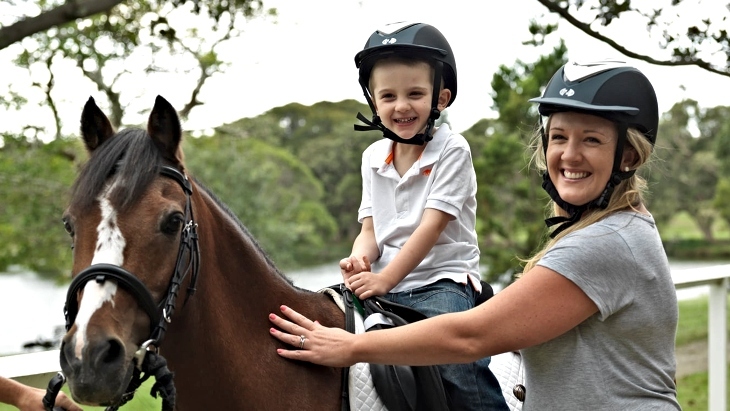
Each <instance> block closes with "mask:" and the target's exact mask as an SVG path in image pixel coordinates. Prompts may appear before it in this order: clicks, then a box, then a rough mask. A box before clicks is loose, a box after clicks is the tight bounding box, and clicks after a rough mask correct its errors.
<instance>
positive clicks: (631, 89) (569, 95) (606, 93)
mask: <svg viewBox="0 0 730 411" xmlns="http://www.w3.org/2000/svg"><path fill="white" fill-rule="evenodd" d="M530 101H531V102H533V103H539V106H538V111H539V112H540V114H541V115H543V116H547V115H550V114H552V113H554V112H557V111H582V112H587V113H588V114H593V115H597V116H600V117H604V118H607V119H609V120H611V121H614V122H616V123H620V124H625V125H627V126H628V127H634V128H636V129H638V130H639V131H641V132H642V133H644V135H645V136H646V138H647V139H648V140H649V142H651V143H652V144H654V143H655V142H656V133H657V128H658V126H659V108H658V104H657V98H656V93H655V92H654V87H652V85H651V83H650V82H649V79H647V78H646V76H645V75H644V74H642V73H641V72H640V71H639V70H637V69H636V68H634V67H631V66H629V65H627V64H626V63H624V62H620V61H616V60H604V61H598V62H591V63H578V62H569V63H568V64H565V65H564V66H563V67H561V68H560V69H559V70H558V71H557V72H556V73H555V75H553V77H552V79H551V80H550V82H549V83H548V85H547V87H546V88H545V92H544V93H543V95H542V97H538V98H533V99H531V100H530Z"/></svg>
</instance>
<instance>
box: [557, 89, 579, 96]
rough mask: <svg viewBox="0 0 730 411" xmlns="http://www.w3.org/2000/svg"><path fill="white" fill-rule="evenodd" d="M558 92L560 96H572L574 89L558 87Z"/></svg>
mask: <svg viewBox="0 0 730 411" xmlns="http://www.w3.org/2000/svg"><path fill="white" fill-rule="evenodd" d="M559 93H560V95H561V96H565V97H573V95H575V90H573V89H572V88H563V89H560V91H559Z"/></svg>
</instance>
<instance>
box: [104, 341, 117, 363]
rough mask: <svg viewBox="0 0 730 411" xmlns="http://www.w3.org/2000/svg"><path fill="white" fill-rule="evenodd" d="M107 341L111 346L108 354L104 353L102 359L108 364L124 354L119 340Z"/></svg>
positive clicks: (107, 351)
mask: <svg viewBox="0 0 730 411" xmlns="http://www.w3.org/2000/svg"><path fill="white" fill-rule="evenodd" d="M107 343H108V344H109V347H107V350H106V355H104V357H103V358H102V361H103V362H105V363H107V364H108V363H113V362H115V361H117V360H118V359H119V357H120V356H121V354H122V344H121V343H120V342H119V341H118V340H109V341H108V342H107Z"/></svg>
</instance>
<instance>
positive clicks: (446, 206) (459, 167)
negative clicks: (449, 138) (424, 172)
mask: <svg viewBox="0 0 730 411" xmlns="http://www.w3.org/2000/svg"><path fill="white" fill-rule="evenodd" d="M475 194H476V173H475V172H474V165H473V164H472V159H471V152H470V151H469V149H468V147H466V148H465V147H462V146H456V147H448V148H446V149H445V150H444V153H443V154H442V156H441V158H440V159H439V162H438V165H437V166H436V167H435V172H434V181H433V185H432V186H431V191H430V192H429V194H428V199H427V200H426V208H433V209H436V210H440V211H443V212H445V213H447V214H450V215H452V216H454V217H455V218H456V217H458V216H459V213H460V212H461V210H462V208H463V206H464V203H465V202H466V201H467V200H468V199H469V198H470V197H472V196H474V195H475Z"/></svg>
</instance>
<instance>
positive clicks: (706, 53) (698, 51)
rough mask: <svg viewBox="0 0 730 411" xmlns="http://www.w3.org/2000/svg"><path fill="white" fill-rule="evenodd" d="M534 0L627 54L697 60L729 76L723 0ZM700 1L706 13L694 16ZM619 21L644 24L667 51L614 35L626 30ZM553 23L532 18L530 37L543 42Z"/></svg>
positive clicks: (668, 62) (668, 61) (729, 13)
mask: <svg viewBox="0 0 730 411" xmlns="http://www.w3.org/2000/svg"><path fill="white" fill-rule="evenodd" d="M537 1H538V2H540V4H542V5H543V6H545V8H547V9H548V10H549V11H550V12H552V13H555V14H556V15H558V16H559V17H561V18H562V19H564V20H565V21H567V22H568V23H570V24H571V25H573V26H574V27H576V28H577V29H579V30H581V31H582V32H584V33H585V34H587V35H588V36H591V37H593V38H595V39H598V40H600V41H601V42H604V43H606V44H608V45H610V46H611V47H613V48H614V49H615V50H617V51H618V52H620V53H621V54H623V55H625V56H627V57H631V58H635V59H639V60H643V61H646V62H648V63H651V64H656V65H663V66H690V65H691V66H697V67H700V68H702V69H704V70H707V71H709V72H711V73H715V74H719V75H722V76H729V77H730V66H729V65H728V62H730V38H728V27H730V8H728V6H727V5H726V4H723V3H724V2H721V1H714V2H702V0H671V1H670V0H666V1H665V3H667V4H666V5H665V6H664V7H659V8H655V7H656V2H646V1H634V2H633V3H632V2H631V0H537ZM703 6H704V7H705V8H704V9H703V10H707V14H706V15H705V16H702V17H693V16H695V15H696V13H694V12H693V11H694V10H695V9H699V8H701V7H703ZM620 21H621V22H623V21H625V22H626V23H627V24H631V26H630V28H629V29H628V30H635V28H636V27H646V29H647V31H648V32H649V35H650V36H654V38H657V37H658V39H657V45H658V48H659V49H663V50H667V51H669V56H666V57H663V58H662V57H654V56H652V55H649V54H645V53H642V52H640V51H638V50H635V49H632V47H631V45H628V44H621V42H620V41H617V40H615V38H616V34H617V33H619V32H626V30H627V28H626V26H623V27H618V26H619V25H620V23H619V22H620ZM679 21H681V22H686V23H685V25H684V26H682V25H681V24H677V23H678V22H679ZM596 26H601V27H602V28H597V27H596ZM556 27H557V26H556V24H553V23H547V24H546V23H542V22H541V23H539V24H538V23H537V22H533V23H532V24H531V27H530V30H531V32H532V33H533V35H534V41H533V43H539V42H541V41H542V39H543V38H544V36H546V35H549V34H550V33H552V32H554V31H555V29H556ZM607 32H610V33H612V34H606V33H607ZM665 55H666V54H665Z"/></svg>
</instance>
